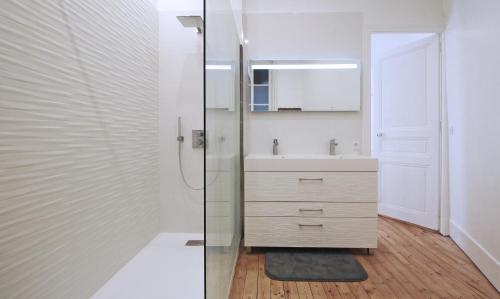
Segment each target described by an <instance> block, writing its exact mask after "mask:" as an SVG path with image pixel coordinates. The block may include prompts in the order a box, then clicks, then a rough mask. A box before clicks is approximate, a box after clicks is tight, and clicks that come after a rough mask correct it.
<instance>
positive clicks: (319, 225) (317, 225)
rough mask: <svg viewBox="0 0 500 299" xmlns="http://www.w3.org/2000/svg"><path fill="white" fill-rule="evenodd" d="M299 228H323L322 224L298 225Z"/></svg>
mask: <svg viewBox="0 0 500 299" xmlns="http://www.w3.org/2000/svg"><path fill="white" fill-rule="evenodd" d="M299 227H323V224H299Z"/></svg>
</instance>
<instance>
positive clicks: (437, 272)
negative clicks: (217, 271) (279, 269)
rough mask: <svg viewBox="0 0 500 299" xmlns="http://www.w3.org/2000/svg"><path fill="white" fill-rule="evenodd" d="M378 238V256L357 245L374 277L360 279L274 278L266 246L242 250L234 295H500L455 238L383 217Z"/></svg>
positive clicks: (263, 298) (264, 298)
mask: <svg viewBox="0 0 500 299" xmlns="http://www.w3.org/2000/svg"><path fill="white" fill-rule="evenodd" d="M378 237H379V248H378V249H376V250H375V255H372V256H367V255H365V251H364V250H353V253H354V254H355V255H356V257H357V258H358V261H359V262H360V263H361V264H362V265H363V267H365V269H366V271H367V272H368V276H369V278H368V280H366V281H363V282H356V283H333V282H328V283H324V282H323V283H320V282H286V281H285V282H283V281H276V280H271V279H269V278H268V277H267V276H266V275H265V273H264V253H263V252H264V251H263V250H259V249H257V250H256V251H255V252H254V253H252V254H247V253H246V252H245V251H241V252H240V256H239V258H238V263H237V265H236V272H235V277H234V279H233V285H232V288H231V294H230V298H231V299H241V298H244V299H257V298H258V299H271V298H287V299H305V298H307V299H322V298H325V299H332V298H361V299H364V298H380V299H390V298H397V299H401V298H414V299H420V298H467V299H468V298H493V299H496V298H500V295H499V293H498V292H497V291H496V290H495V288H494V287H493V286H492V285H491V284H490V283H489V282H488V281H487V279H486V278H485V277H484V276H483V275H482V274H481V272H480V271H479V270H478V269H477V268H476V267H475V266H474V265H473V264H472V262H471V261H470V260H469V258H468V257H467V256H466V255H465V254H464V253H463V252H462V251H461V250H460V249H459V248H458V247H457V246H456V245H455V244H454V243H453V241H452V240H451V239H449V238H446V237H443V236H441V235H439V234H438V233H435V232H432V231H429V230H426V229H422V228H419V227H416V226H413V225H410V224H405V223H401V222H398V221H396V220H392V219H388V218H383V217H380V218H379V233H378Z"/></svg>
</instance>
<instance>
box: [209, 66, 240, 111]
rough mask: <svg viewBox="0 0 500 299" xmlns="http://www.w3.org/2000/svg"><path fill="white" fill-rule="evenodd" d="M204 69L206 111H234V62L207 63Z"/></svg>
mask: <svg viewBox="0 0 500 299" xmlns="http://www.w3.org/2000/svg"><path fill="white" fill-rule="evenodd" d="M205 69H206V77H205V78H206V83H205V84H206V103H205V104H206V109H224V110H229V111H234V96H235V94H234V93H235V76H236V74H235V63H234V61H207V64H206V65H205Z"/></svg>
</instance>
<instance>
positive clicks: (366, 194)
mask: <svg viewBox="0 0 500 299" xmlns="http://www.w3.org/2000/svg"><path fill="white" fill-rule="evenodd" d="M376 199H377V173H376V172H246V173H245V200H246V201H316V202H318V201H323V202H376Z"/></svg>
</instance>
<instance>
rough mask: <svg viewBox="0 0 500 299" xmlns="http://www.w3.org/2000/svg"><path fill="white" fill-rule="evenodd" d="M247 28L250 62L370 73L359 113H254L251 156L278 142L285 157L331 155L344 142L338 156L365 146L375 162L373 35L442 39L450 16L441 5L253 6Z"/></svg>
mask: <svg viewBox="0 0 500 299" xmlns="http://www.w3.org/2000/svg"><path fill="white" fill-rule="evenodd" d="M360 18H361V21H360V23H359V24H358V22H359V20H360ZM292 20H294V21H292ZM244 24H245V30H246V36H247V38H248V40H249V43H248V45H247V46H246V49H245V54H246V56H245V59H247V60H248V59H261V58H266V59H272V58H281V59H283V58H291V59H323V58H330V59H333V58H357V59H360V60H361V61H362V72H363V84H362V85H363V88H362V108H361V109H362V111H361V112H359V113H355V112H354V113H342V112H337V113H290V112H288V113H281V112H280V113H265V114H262V113H248V112H247V113H246V114H245V153H246V154H254V153H270V151H271V149H272V139H273V138H278V139H279V140H280V149H281V152H282V153H307V154H327V153H328V141H329V139H331V138H337V139H338V140H339V142H340V145H339V147H338V152H339V153H351V152H353V151H357V150H358V149H357V147H356V146H354V143H355V142H359V143H361V151H362V152H363V153H364V154H367V155H369V154H370V141H371V140H370V136H371V133H370V127H371V124H370V122H371V116H370V110H371V107H370V92H369V91H370V47H369V45H370V33H371V32H378V31H381V32H384V31H389V32H391V31H395V32H397V31H409V32H435V31H438V32H439V31H440V30H442V29H443V28H444V16H443V13H442V1H436V0H425V1H421V0H404V1H401V0H379V1H373V0H355V1H340V0H335V1H332V0H311V1H287V0H275V1H266V0H247V1H246V4H245V22H244ZM245 101H248V89H247V90H246V96H245ZM247 110H248V109H247V105H245V111H247Z"/></svg>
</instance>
